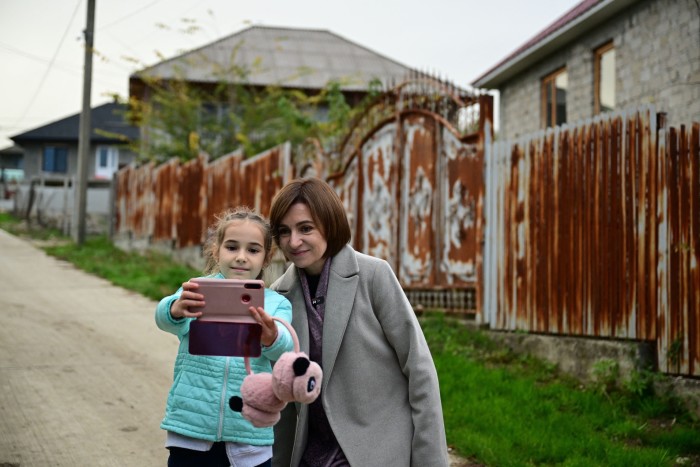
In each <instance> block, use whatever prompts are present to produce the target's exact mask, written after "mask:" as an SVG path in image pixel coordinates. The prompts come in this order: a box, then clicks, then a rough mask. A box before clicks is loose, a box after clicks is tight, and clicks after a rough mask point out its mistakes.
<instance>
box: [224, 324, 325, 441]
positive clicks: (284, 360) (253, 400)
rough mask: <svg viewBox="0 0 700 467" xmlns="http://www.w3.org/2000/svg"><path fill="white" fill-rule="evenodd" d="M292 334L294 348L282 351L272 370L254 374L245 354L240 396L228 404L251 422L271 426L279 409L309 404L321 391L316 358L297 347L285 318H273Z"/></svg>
mask: <svg viewBox="0 0 700 467" xmlns="http://www.w3.org/2000/svg"><path fill="white" fill-rule="evenodd" d="M272 319H274V320H276V321H279V322H280V323H282V324H283V325H284V326H285V327H286V328H287V329H289V332H290V333H291V334H292V339H293V340H294V352H285V353H283V354H282V356H281V357H280V358H279V360H277V362H276V363H275V365H274V367H273V368H272V373H257V374H253V372H252V371H251V369H250V361H249V360H248V357H244V358H245V367H246V370H247V371H248V376H246V377H245V379H244V380H243V384H242V385H241V396H240V397H238V396H233V397H232V398H231V399H229V407H231V410H233V411H235V412H241V414H242V415H243V417H245V418H246V419H247V420H248V421H250V423H252V424H253V426H256V427H258V428H261V427H267V426H272V425H274V424H275V423H277V422H278V421H279V419H280V412H281V411H282V409H284V407H285V406H286V405H287V403H288V402H300V403H302V404H310V403H312V402H313V401H315V400H316V398H317V397H318V395H319V394H320V392H321V381H322V379H323V371H322V370H321V367H320V366H319V365H318V363H316V362H312V361H311V360H309V357H308V356H307V355H306V354H305V353H304V352H300V351H299V339H298V338H297V334H296V332H294V329H293V328H292V327H291V326H290V325H289V323H287V322H286V321H284V320H282V319H279V318H276V317H274V316H273V318H272Z"/></svg>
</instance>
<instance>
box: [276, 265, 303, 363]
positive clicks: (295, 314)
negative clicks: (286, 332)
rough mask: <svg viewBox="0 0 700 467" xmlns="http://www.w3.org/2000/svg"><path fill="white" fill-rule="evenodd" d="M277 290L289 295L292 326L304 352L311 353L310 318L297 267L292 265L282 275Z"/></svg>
mask: <svg viewBox="0 0 700 467" xmlns="http://www.w3.org/2000/svg"><path fill="white" fill-rule="evenodd" d="M275 285H276V286H277V288H276V290H277V291H278V292H279V293H281V294H282V295H284V296H285V297H287V299H288V300H289V301H290V302H291V304H292V326H293V327H294V330H295V331H296V333H297V337H298V338H299V347H300V349H301V351H302V352H305V353H307V354H308V353H309V320H308V318H307V316H306V303H305V302H304V293H303V291H302V289H301V286H300V282H299V275H298V274H297V268H296V267H295V266H293V265H292V266H290V267H289V268H288V269H287V271H286V272H285V273H284V275H282V277H280V279H279V281H278V282H277V284H275Z"/></svg>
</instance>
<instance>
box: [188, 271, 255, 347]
mask: <svg viewBox="0 0 700 467" xmlns="http://www.w3.org/2000/svg"><path fill="white" fill-rule="evenodd" d="M192 282H196V283H198V284H199V289H198V291H199V293H201V294H202V295H204V301H205V302H206V305H205V306H203V307H202V308H201V310H202V312H203V313H202V316H200V317H199V318H197V319H196V320H194V321H192V322H191V323H190V337H189V339H190V342H189V351H190V353H191V354H193V355H217V356H224V357H259V356H260V355H261V353H262V347H261V343H260V336H261V334H262V326H261V325H260V324H258V323H257V322H256V321H255V320H254V319H253V317H252V316H251V315H250V311H248V308H249V307H251V306H255V307H258V306H264V305H265V283H264V282H263V281H258V280H239V279H208V278H201V279H200V278H198V279H192Z"/></svg>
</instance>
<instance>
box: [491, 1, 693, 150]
mask: <svg viewBox="0 0 700 467" xmlns="http://www.w3.org/2000/svg"><path fill="white" fill-rule="evenodd" d="M610 40H612V41H613V44H614V46H615V61H616V65H615V67H616V84H615V88H616V89H615V91H616V106H617V108H618V109H626V108H636V107H638V106H639V105H642V104H653V105H654V106H655V108H656V109H657V111H663V112H666V113H667V122H668V125H669V126H675V127H678V126H680V125H681V124H685V125H689V124H690V123H692V122H693V121H700V13H699V12H698V8H697V5H696V3H695V1H694V0H644V1H641V2H639V3H637V4H635V5H634V6H632V7H629V8H628V9H627V10H625V11H624V12H622V13H620V14H618V15H617V16H615V17H613V18H611V19H610V20H608V21H606V22H604V23H602V24H600V25H599V26H598V27H597V28H596V29H595V30H593V31H590V32H588V33H587V34H586V35H585V36H584V37H580V38H578V39H577V40H575V41H574V42H572V43H570V44H569V45H568V46H566V47H564V48H562V49H560V50H559V51H558V52H557V53H555V54H552V55H550V56H549V57H547V58H546V59H545V60H542V61H540V62H539V63H537V64H536V65H535V66H532V67H531V68H530V69H529V70H527V71H526V72H524V73H522V74H521V75H520V76H518V77H517V78H515V79H513V80H511V81H510V82H508V83H507V84H506V85H505V86H504V87H503V88H502V89H501V90H500V104H499V112H500V128H499V138H500V139H511V138H517V137H518V136H521V135H524V134H528V133H532V132H534V131H537V130H540V129H541V128H542V127H541V107H540V106H541V81H542V78H544V77H545V76H547V75H548V74H550V73H552V72H554V71H555V70H557V69H559V68H561V67H563V66H566V68H567V73H568V79H569V89H568V95H567V122H568V123H570V124H575V123H576V122H578V121H581V120H584V119H586V118H590V117H592V116H593V115H594V90H595V83H594V59H595V49H596V48H598V47H600V46H601V45H603V44H605V43H607V42H609V41H610Z"/></svg>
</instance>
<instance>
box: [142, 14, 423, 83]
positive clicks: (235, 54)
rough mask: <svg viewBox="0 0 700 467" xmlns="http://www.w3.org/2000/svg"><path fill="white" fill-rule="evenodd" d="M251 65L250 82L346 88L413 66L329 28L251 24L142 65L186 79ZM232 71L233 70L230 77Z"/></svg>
mask: <svg viewBox="0 0 700 467" xmlns="http://www.w3.org/2000/svg"><path fill="white" fill-rule="evenodd" d="M234 64H235V65H238V66H241V67H243V68H244V69H247V70H251V71H252V73H251V76H250V77H249V79H248V80H247V83H248V84H251V85H257V86H269V85H279V86H283V87H293V88H301V89H320V88H323V87H324V86H325V85H326V84H327V83H328V81H330V80H337V81H340V82H341V83H342V84H343V86H342V88H343V89H344V90H347V91H363V90H367V85H368V83H369V82H370V81H371V80H372V79H375V78H376V79H379V80H381V81H382V82H383V83H386V84H390V83H399V82H400V81H402V80H403V79H405V78H406V77H407V76H408V75H409V74H410V73H411V71H412V69H411V68H409V67H407V66H405V65H403V64H401V63H398V62H397V61H395V60H392V59H390V58H387V57H385V56H383V55H381V54H378V53H376V52H374V51H372V50H370V49H368V48H366V47H363V46H361V45H358V44H356V43H354V42H352V41H349V40H347V39H345V38H343V37H340V36H338V35H337V34H334V33H332V32H330V31H327V30H313V29H294V28H280V27H268V26H252V27H250V28H247V29H244V30H243V31H240V32H237V33H235V34H232V35H230V36H227V37H225V38H223V39H220V40H218V41H216V42H212V43H211V44H208V45H205V46H203V47H200V48H198V49H195V50H192V51H189V52H186V53H184V54H182V55H179V56H177V57H174V58H171V59H168V60H165V61H163V62H160V63H158V64H156V65H153V66H151V67H148V68H145V69H143V70H140V71H138V72H136V73H134V74H132V77H138V76H139V75H141V74H145V75H150V76H157V77H160V78H165V79H169V78H182V79H185V80H187V81H196V82H203V83H207V82H217V81H221V79H222V73H221V70H226V69H230V68H231V67H232V66H233V65H234ZM230 77H231V76H230V75H229V78H230Z"/></svg>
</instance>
